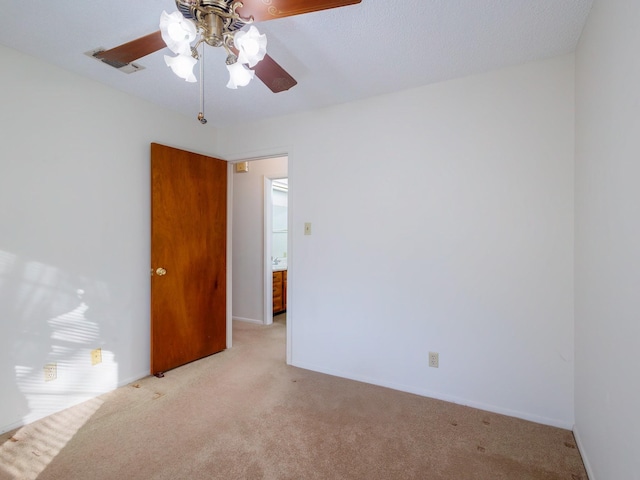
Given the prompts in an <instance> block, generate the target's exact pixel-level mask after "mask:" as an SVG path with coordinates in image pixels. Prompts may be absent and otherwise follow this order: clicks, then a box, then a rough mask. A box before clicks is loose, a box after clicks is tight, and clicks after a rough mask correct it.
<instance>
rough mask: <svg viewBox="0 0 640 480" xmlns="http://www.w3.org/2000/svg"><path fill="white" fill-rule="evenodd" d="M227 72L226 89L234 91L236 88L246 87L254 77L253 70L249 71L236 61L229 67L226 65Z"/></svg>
mask: <svg viewBox="0 0 640 480" xmlns="http://www.w3.org/2000/svg"><path fill="white" fill-rule="evenodd" d="M227 70H229V83H227V88H231V89H234V90H235V89H236V88H238V87H244V86H246V85H248V84H249V82H250V81H251V79H253V77H254V76H255V72H254V71H253V70H249V69H248V68H247V67H245V66H244V65H243V64H242V63H240V62H239V61H236V62H235V63H232V64H231V65H229V64H227Z"/></svg>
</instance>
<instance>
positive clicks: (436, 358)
mask: <svg viewBox="0 0 640 480" xmlns="http://www.w3.org/2000/svg"><path fill="white" fill-rule="evenodd" d="M429 366H430V367H433V368H438V367H439V366H440V355H439V354H438V352H429Z"/></svg>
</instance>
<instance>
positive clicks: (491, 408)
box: [291, 362, 573, 430]
mask: <svg viewBox="0 0 640 480" xmlns="http://www.w3.org/2000/svg"><path fill="white" fill-rule="evenodd" d="M291 365H293V366H294V367H299V368H304V369H305V370H312V371H314V372H319V373H325V374H327V375H333V376H335V377H341V378H347V379H349V380H355V381H358V382H364V383H370V384H372V385H378V386H380V387H385V388H390V389H392V390H398V391H401V392H407V393H413V394H415V395H420V396H421V397H428V398H434V399H436V400H443V401H445V402H451V403H455V404H457V405H464V406H466V407H472V408H477V409H478V410H484V411H487V412H492V413H498V414H500V415H506V416H508V417H515V418H520V419H522V420H528V421H530V422H534V423H540V424H542V425H549V426H551V427H557V428H562V429H564V430H571V429H572V427H573V425H572V424H571V423H569V422H565V421H563V420H561V419H555V418H547V417H542V416H539V415H534V414H530V413H528V412H521V411H518V410H511V409H508V408H503V407H500V406H496V405H489V404H486V403H482V402H476V401H474V400H468V399H465V398H460V397H456V396H453V395H446V394H442V393H441V392H434V391H431V390H427V389H422V388H415V387H412V386H409V385H404V384H398V383H393V382H384V381H379V380H377V379H375V378H369V377H366V376H362V375H350V374H348V373H345V372H340V371H334V370H331V369H325V368H317V367H315V366H314V365H307V364H303V363H299V362H292V364H291Z"/></svg>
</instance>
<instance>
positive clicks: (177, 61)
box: [164, 53, 198, 83]
mask: <svg viewBox="0 0 640 480" xmlns="http://www.w3.org/2000/svg"><path fill="white" fill-rule="evenodd" d="M164 62H165V63H166V64H167V66H168V67H170V68H171V70H172V71H173V73H175V74H176V75H177V76H178V77H180V78H183V79H184V80H185V81H187V82H191V83H193V82H196V81H197V80H196V76H195V75H194V74H193V67H194V66H195V65H196V63H198V61H197V60H196V59H195V58H193V57H192V56H191V55H188V54H186V53H181V54H180V55H176V56H175V57H170V56H169V55H165V56H164Z"/></svg>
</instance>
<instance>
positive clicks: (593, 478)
mask: <svg viewBox="0 0 640 480" xmlns="http://www.w3.org/2000/svg"><path fill="white" fill-rule="evenodd" d="M573 436H574V437H575V439H576V445H578V451H579V452H580V456H581V457H582V463H584V468H585V470H586V471H587V476H588V477H589V478H588V480H596V476H595V475H594V473H593V469H592V468H591V464H590V463H589V457H587V452H586V450H585V449H584V444H583V443H582V440H581V439H580V433H579V431H578V427H576V426H575V425H574V426H573Z"/></svg>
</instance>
